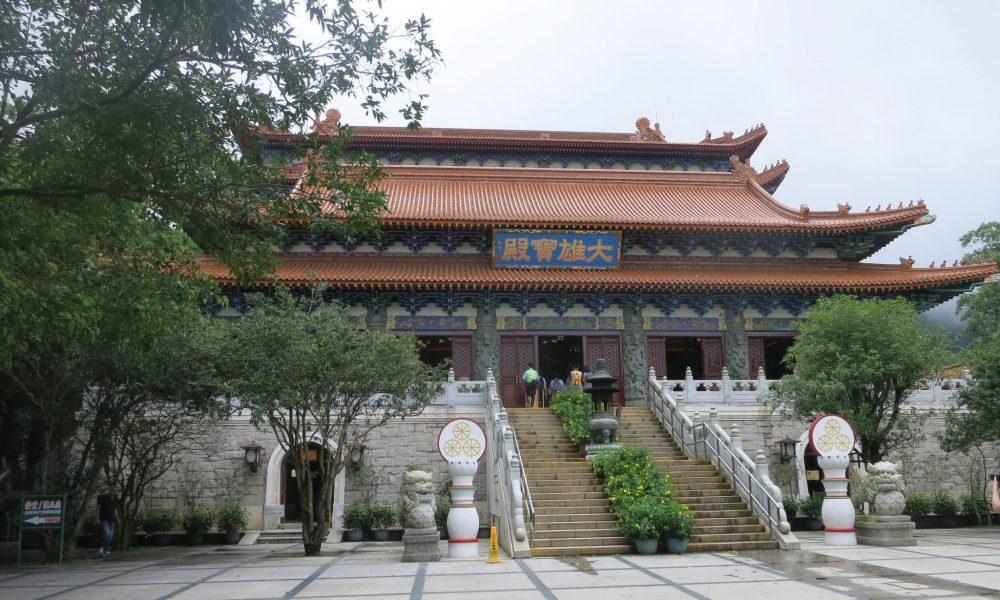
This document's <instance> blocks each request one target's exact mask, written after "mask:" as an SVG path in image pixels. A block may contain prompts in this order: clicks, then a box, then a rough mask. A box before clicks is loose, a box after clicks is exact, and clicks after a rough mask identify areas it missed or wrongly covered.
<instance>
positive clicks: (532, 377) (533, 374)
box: [521, 363, 538, 408]
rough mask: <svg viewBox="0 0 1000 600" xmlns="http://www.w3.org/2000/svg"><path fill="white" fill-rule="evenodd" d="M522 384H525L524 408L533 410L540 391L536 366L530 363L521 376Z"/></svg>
mask: <svg viewBox="0 0 1000 600" xmlns="http://www.w3.org/2000/svg"><path fill="white" fill-rule="evenodd" d="M521 382H522V383H524V407H525V408H531V404H532V402H533V401H534V399H535V392H536V391H537V390H538V371H536V370H535V365H533V364H531V363H528V368H527V369H525V370H524V373H523V374H522V375H521Z"/></svg>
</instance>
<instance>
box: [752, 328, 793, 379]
mask: <svg viewBox="0 0 1000 600" xmlns="http://www.w3.org/2000/svg"><path fill="white" fill-rule="evenodd" d="M794 342H795V336H794V335H754V336H749V337H747V350H748V354H749V359H750V373H749V376H750V378H751V379H754V378H756V377H757V370H758V369H759V368H760V367H764V375H765V376H766V377H767V378H768V379H781V378H782V377H784V376H785V375H787V374H788V373H789V370H788V368H787V367H786V366H785V363H784V362H782V361H783V360H784V358H785V353H787V352H788V349H789V348H791V347H792V344H793V343H794Z"/></svg>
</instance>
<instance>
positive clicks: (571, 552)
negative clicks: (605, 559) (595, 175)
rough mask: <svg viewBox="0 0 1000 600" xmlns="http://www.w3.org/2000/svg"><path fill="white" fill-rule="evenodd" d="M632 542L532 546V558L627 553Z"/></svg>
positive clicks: (630, 549) (630, 550)
mask: <svg viewBox="0 0 1000 600" xmlns="http://www.w3.org/2000/svg"><path fill="white" fill-rule="evenodd" d="M631 552H632V544H616V545H608V546H573V547H565V548H532V549H531V556H532V557H534V558H538V557H545V556H597V555H607V554H629V553H631Z"/></svg>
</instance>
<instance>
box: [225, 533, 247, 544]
mask: <svg viewBox="0 0 1000 600" xmlns="http://www.w3.org/2000/svg"><path fill="white" fill-rule="evenodd" d="M241 537H243V534H242V533H240V532H238V531H237V532H229V531H227V532H226V533H224V534H223V535H222V543H224V544H229V545H230V546H231V545H233V544H238V543H239V542H240V538H241Z"/></svg>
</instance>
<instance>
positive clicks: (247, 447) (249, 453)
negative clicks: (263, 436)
mask: <svg viewBox="0 0 1000 600" xmlns="http://www.w3.org/2000/svg"><path fill="white" fill-rule="evenodd" d="M240 448H242V449H243V456H244V457H245V458H246V459H247V464H248V465H250V470H251V471H253V472H254V473H256V472H257V466H258V465H260V459H261V457H262V456H264V446H260V445H258V444H257V440H251V441H250V443H249V444H243V445H242V446H240Z"/></svg>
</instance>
